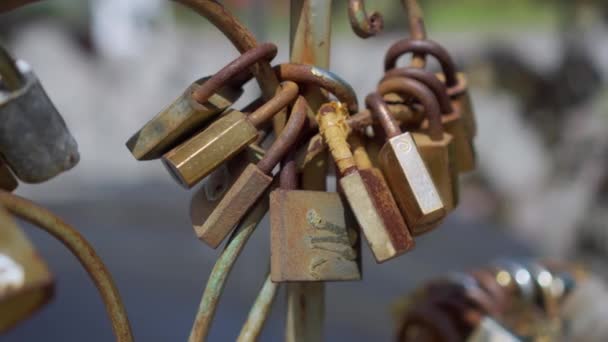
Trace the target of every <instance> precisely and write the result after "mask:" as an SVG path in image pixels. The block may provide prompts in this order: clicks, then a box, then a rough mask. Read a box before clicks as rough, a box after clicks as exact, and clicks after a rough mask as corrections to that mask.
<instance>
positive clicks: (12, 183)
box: [0, 159, 19, 192]
mask: <svg viewBox="0 0 608 342" xmlns="http://www.w3.org/2000/svg"><path fill="white" fill-rule="evenodd" d="M18 186H19V183H18V182H17V179H16V178H15V176H13V172H11V169H10V168H9V167H8V165H6V163H4V162H3V161H2V160H1V159H0V189H2V190H6V191H10V192H12V191H14V190H15V189H17V187H18Z"/></svg>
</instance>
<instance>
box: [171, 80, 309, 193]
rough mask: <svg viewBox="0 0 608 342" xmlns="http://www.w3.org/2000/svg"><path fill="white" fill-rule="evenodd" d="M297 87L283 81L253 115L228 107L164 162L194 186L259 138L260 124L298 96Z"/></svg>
mask: <svg viewBox="0 0 608 342" xmlns="http://www.w3.org/2000/svg"><path fill="white" fill-rule="evenodd" d="M298 91H299V89H298V86H297V84H295V83H293V82H283V83H282V84H281V88H280V89H279V90H278V91H277V94H276V95H275V96H274V97H273V98H272V99H271V100H270V101H268V102H266V103H265V104H264V105H262V106H261V107H260V108H258V109H257V110H255V111H254V112H253V113H251V114H250V115H245V114H244V113H242V112H239V111H237V110H232V109H231V110H229V111H228V112H227V113H225V114H224V115H223V116H222V117H220V118H219V119H217V120H215V121H214V122H212V123H211V124H210V125H209V126H207V127H206V128H205V129H204V130H202V131H201V132H199V133H197V134H196V135H195V136H193V137H192V138H190V139H189V140H187V141H185V142H184V143H182V144H180V145H179V146H177V147H175V148H174V149H172V150H171V151H169V152H167V153H166V154H165V155H164V156H163V158H162V161H163V164H164V165H165V166H166V168H167V169H168V170H169V172H170V173H171V175H173V176H174V179H175V180H176V181H177V182H178V183H179V184H181V185H182V186H184V187H186V188H191V187H192V186H194V185H195V184H197V183H198V182H199V181H200V180H201V179H203V178H205V177H206V176H208V175H209V174H210V173H211V172H213V170H215V169H217V168H218V167H219V166H220V165H221V164H223V163H224V162H225V161H226V160H230V159H232V158H233V157H234V156H236V155H237V154H238V153H239V152H240V151H242V150H243V149H245V148H246V147H247V146H248V145H249V144H250V143H252V142H253V141H254V140H255V139H256V138H257V137H258V127H259V126H261V125H262V124H264V123H265V122H267V121H268V120H270V119H271V118H272V117H273V116H274V115H275V114H277V113H279V112H280V111H281V110H282V109H283V108H285V107H286V106H287V105H288V104H289V103H291V102H293V100H295V98H296V96H297V95H298Z"/></svg>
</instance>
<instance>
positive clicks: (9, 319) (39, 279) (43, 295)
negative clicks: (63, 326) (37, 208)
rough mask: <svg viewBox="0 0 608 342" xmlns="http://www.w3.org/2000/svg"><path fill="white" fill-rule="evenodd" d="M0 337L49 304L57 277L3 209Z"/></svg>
mask: <svg viewBox="0 0 608 342" xmlns="http://www.w3.org/2000/svg"><path fill="white" fill-rule="evenodd" d="M0 226H1V228H0V333H3V332H5V331H7V330H8V329H10V328H12V327H14V326H15V325H16V324H17V323H19V322H20V321H22V320H24V319H26V318H28V317H29V316H30V315H32V314H33V313H34V312H35V311H37V310H38V309H40V308H41V307H42V306H43V305H44V304H46V303H47V302H48V301H49V299H50V298H51V297H52V295H53V288H54V286H53V277H52V276H51V273H50V272H49V270H48V269H47V266H46V264H45V263H44V262H43V261H42V259H41V258H40V256H39V255H38V254H37V253H36V251H35V250H34V247H33V246H32V244H31V243H30V242H29V241H28V239H27V237H26V236H25V234H23V232H22V231H21V230H20V229H19V227H18V226H17V224H16V223H15V221H14V220H13V218H12V217H11V216H10V215H9V213H8V212H7V210H6V209H4V207H0Z"/></svg>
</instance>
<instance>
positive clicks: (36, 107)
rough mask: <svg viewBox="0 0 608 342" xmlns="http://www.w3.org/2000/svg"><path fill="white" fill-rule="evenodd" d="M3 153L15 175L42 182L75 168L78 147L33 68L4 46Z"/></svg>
mask: <svg viewBox="0 0 608 342" xmlns="http://www.w3.org/2000/svg"><path fill="white" fill-rule="evenodd" d="M0 77H1V78H0V153H1V154H2V156H3V157H4V161H5V162H6V164H7V165H8V166H9V167H10V169H11V170H12V171H13V173H14V175H15V176H16V177H17V178H19V179H20V180H21V181H23V182H26V183H40V182H44V181H46V180H48V179H51V178H53V177H55V176H57V175H58V174H59V173H61V172H63V171H67V170H69V169H71V168H72V167H74V166H75V165H76V164H77V163H78V161H79V159H80V156H79V154H78V145H77V144H76V141H75V140H74V138H73V137H72V135H71V134H70V131H69V130H68V128H67V126H66V124H65V121H64V120H63V118H62V117H61V115H60V114H59V112H58V111H57V109H56V108H55V106H54V105H53V103H52V102H51V100H50V99H49V97H48V96H47V94H46V92H45V91H44V89H43V88H42V85H41V83H40V81H39V80H38V78H37V77H36V75H34V73H33V71H32V70H31V68H30V66H29V65H27V63H25V62H23V61H18V62H17V61H15V60H14V59H13V58H12V57H11V56H10V54H9V53H8V52H7V51H6V50H5V49H4V48H3V47H2V46H0Z"/></svg>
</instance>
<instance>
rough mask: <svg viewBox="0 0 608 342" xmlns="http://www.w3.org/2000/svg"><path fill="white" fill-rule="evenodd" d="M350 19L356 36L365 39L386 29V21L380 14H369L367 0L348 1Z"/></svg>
mask: <svg viewBox="0 0 608 342" xmlns="http://www.w3.org/2000/svg"><path fill="white" fill-rule="evenodd" d="M348 18H349V20H350V26H351V27H352V28H353V31H354V32H355V34H356V35H357V36H359V37H361V38H364V39H365V38H369V37H372V36H375V35H376V34H378V33H379V32H381V31H382V29H383V28H384V19H383V18H382V15H381V14H380V13H378V12H372V13H371V14H367V11H366V10H365V0H349V1H348Z"/></svg>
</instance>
